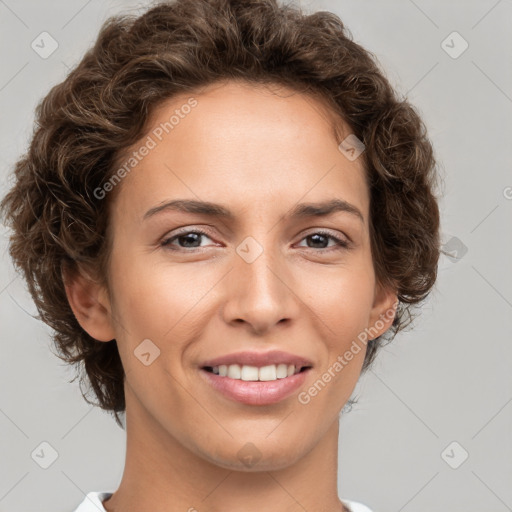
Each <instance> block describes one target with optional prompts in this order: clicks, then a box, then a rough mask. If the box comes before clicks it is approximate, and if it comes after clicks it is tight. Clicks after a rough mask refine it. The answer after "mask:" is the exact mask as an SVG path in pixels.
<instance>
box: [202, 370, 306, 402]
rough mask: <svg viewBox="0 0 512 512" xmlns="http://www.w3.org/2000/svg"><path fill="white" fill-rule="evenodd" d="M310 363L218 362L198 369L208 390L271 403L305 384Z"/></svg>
mask: <svg viewBox="0 0 512 512" xmlns="http://www.w3.org/2000/svg"><path fill="white" fill-rule="evenodd" d="M311 368H312V367H311V366H295V365H267V366H262V367H256V366H246V365H242V366H241V365H237V364H233V365H229V366H227V365H219V366H204V367H201V368H200V375H201V376H202V378H203V379H204V381H205V382H206V383H207V384H208V386H209V387H210V389H213V390H214V391H215V392H218V393H219V394H220V395H221V396H222V397H224V398H227V399H229V400H230V401H235V402H238V403H241V404H245V405H253V406H254V405H260V406H261V405H271V404H276V403H278V402H282V401H284V400H285V399H287V398H289V397H291V396H292V395H294V394H295V393H296V392H297V391H298V390H299V389H300V388H301V387H302V386H303V385H304V383H305V381H306V378H307V377H308V375H309V373H310V372H311Z"/></svg>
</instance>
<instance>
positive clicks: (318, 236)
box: [302, 231, 350, 251]
mask: <svg viewBox="0 0 512 512" xmlns="http://www.w3.org/2000/svg"><path fill="white" fill-rule="evenodd" d="M308 239H309V240H311V241H312V244H313V247H311V246H308V248H310V249H327V250H328V251H330V250H339V249H340V248H341V249H348V248H349V245H350V244H349V242H348V241H346V240H343V239H341V238H338V237H337V236H334V235H332V234H331V233H328V232H326V231H316V232H314V233H311V234H309V235H307V236H305V237H304V238H303V239H302V240H308ZM329 240H333V242H334V243H333V246H331V248H328V247H327V246H325V244H326V243H327V244H328V243H329ZM318 245H320V246H321V247H318ZM315 246H316V247H315ZM302 247H304V246H302Z"/></svg>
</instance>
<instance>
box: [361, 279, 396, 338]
mask: <svg viewBox="0 0 512 512" xmlns="http://www.w3.org/2000/svg"><path fill="white" fill-rule="evenodd" d="M397 307H398V297H397V295H396V291H395V290H392V289H391V288H384V287H381V286H379V287H378V288H377V290H376V293H375V299H374V304H373V308H372V311H371V314H370V325H369V326H368V330H369V331H370V332H371V333H372V338H371V339H375V338H377V337H379V336H381V335H382V334H384V333H385V332H386V331H387V330H388V329H389V328H390V327H391V325H392V324H393V320H394V319H395V316H396V310H397ZM376 333H377V334H376Z"/></svg>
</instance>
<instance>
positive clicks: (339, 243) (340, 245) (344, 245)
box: [161, 229, 350, 252]
mask: <svg viewBox="0 0 512 512" xmlns="http://www.w3.org/2000/svg"><path fill="white" fill-rule="evenodd" d="M191 233H194V234H197V235H204V236H206V237H208V238H211V236H210V234H209V233H207V232H206V231H203V230H202V229H193V230H192V229H190V230H188V231H182V232H181V233H177V234H176V235H173V236H172V237H170V238H166V239H165V240H163V241H162V242H161V246H162V247H165V248H166V249H168V250H171V251H178V252H197V250H199V251H200V250H201V249H202V247H192V248H191V249H190V250H187V248H185V247H180V248H174V247H172V246H171V245H170V244H171V242H173V241H174V240H176V239H178V238H179V237H181V236H184V235H188V234H191ZM313 235H322V236H324V237H326V238H330V239H332V240H334V242H335V244H336V245H335V247H329V248H324V249H316V250H315V249H314V248H313V247H305V249H312V250H313V251H315V252H330V251H332V250H335V251H336V250H344V249H349V248H350V243H349V242H347V241H346V240H343V239H341V238H338V237H336V236H334V235H332V234H331V233H329V232H327V231H322V230H320V231H315V232H313V233H309V234H308V235H306V236H305V237H303V238H302V239H301V240H300V241H302V240H304V239H306V238H309V237H310V236H313Z"/></svg>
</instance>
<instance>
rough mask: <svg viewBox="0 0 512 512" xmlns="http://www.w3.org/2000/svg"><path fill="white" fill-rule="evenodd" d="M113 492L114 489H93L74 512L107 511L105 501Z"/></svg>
mask: <svg viewBox="0 0 512 512" xmlns="http://www.w3.org/2000/svg"><path fill="white" fill-rule="evenodd" d="M113 493H114V491H91V492H89V493H87V495H86V496H85V498H84V500H83V501H82V503H80V505H79V506H78V508H76V509H75V510H74V511H73V512H106V510H105V508H104V507H103V501H104V500H106V499H107V498H110V496H112V494H113Z"/></svg>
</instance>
